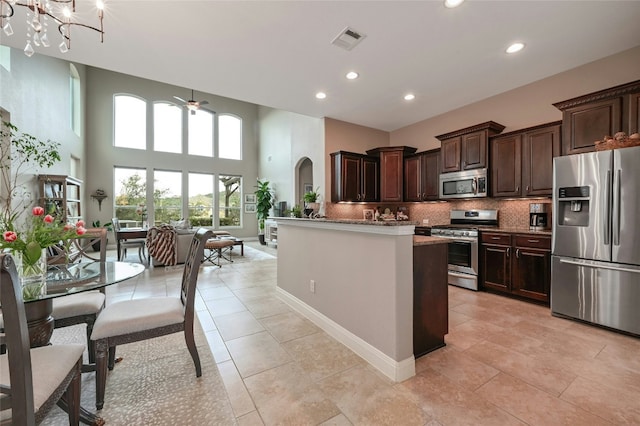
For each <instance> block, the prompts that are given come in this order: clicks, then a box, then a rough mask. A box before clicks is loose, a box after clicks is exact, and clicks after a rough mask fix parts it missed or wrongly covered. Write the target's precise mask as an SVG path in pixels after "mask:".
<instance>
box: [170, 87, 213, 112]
mask: <svg viewBox="0 0 640 426" xmlns="http://www.w3.org/2000/svg"><path fill="white" fill-rule="evenodd" d="M174 98H175V99H177V100H179V101H180V102H182V103H183V106H184V107H185V108H186V109H188V110H189V112H191V114H192V115H193V114H195V113H196V111H198V110H199V109H202V110H204V111H208V112H213V111H211V110H209V109H207V108H202V105H207V104H208V103H209V101H196V100H194V99H193V89H192V90H191V99H189V100H188V101H186V100H184V99H182V98H181V97H178V96H174Z"/></svg>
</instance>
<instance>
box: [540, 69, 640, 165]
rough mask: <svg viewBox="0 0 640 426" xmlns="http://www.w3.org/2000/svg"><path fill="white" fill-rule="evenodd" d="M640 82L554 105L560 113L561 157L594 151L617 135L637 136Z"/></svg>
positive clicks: (639, 112) (639, 111) (639, 119)
mask: <svg viewBox="0 0 640 426" xmlns="http://www.w3.org/2000/svg"><path fill="white" fill-rule="evenodd" d="M639 103H640V80H637V81H634V82H631V83H627V84H623V85H620V86H616V87H612V88H610V89H606V90H601V91H599V92H595V93H590V94H588V95H584V96H580V97H577V98H573V99H568V100H566V101H562V102H557V103H555V104H553V105H554V106H555V107H556V108H558V109H559V110H560V111H562V155H569V154H578V153H581V152H590V151H594V150H595V144H594V142H596V141H599V140H602V138H603V137H604V136H613V135H614V134H615V133H617V132H625V133H627V134H628V135H630V134H633V133H637V132H638V122H639V121H640V118H639V114H640V110H639V108H638V104H639Z"/></svg>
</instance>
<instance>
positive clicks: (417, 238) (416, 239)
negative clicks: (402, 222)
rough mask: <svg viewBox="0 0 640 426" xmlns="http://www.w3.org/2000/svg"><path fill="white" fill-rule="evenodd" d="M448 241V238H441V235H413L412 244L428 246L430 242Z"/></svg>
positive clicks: (443, 242) (446, 242) (444, 242)
mask: <svg viewBox="0 0 640 426" xmlns="http://www.w3.org/2000/svg"><path fill="white" fill-rule="evenodd" d="M450 241H451V240H450V239H448V238H441V237H426V236H423V235H414V236H413V245H414V246H429V245H432V244H448V243H449V242H450Z"/></svg>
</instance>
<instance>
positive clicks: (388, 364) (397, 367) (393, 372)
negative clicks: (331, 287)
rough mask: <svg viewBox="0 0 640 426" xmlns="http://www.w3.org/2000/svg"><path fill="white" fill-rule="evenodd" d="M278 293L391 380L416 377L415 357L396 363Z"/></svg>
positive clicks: (339, 327) (325, 318)
mask: <svg viewBox="0 0 640 426" xmlns="http://www.w3.org/2000/svg"><path fill="white" fill-rule="evenodd" d="M276 291H277V294H278V296H279V297H280V298H281V299H282V301H283V302H285V303H286V304H287V305H289V306H291V308H292V309H294V310H295V311H297V312H299V313H300V314H302V315H304V316H305V317H306V318H307V319H309V320H310V321H311V322H313V323H314V324H315V325H317V326H318V327H320V328H321V329H322V330H324V331H325V332H326V333H327V334H329V335H330V336H331V337H333V338H334V339H336V340H337V341H339V342H340V343H342V344H343V345H345V346H346V347H348V348H349V349H351V350H352V351H354V352H355V353H356V354H358V355H359V356H361V357H362V358H364V359H365V361H367V362H368V363H369V364H371V365H372V366H374V367H375V368H377V369H378V370H380V372H381V373H382V374H384V375H385V376H387V377H389V378H390V379H391V380H393V381H395V382H402V381H404V380H406V379H408V378H410V377H413V376H415V375H416V360H415V358H414V357H413V356H411V357H409V358H407V359H405V360H402V361H396V360H394V359H393V358H391V357H389V356H388V355H386V354H384V353H383V352H382V351H380V350H379V349H377V348H375V347H374V346H372V345H370V344H369V343H367V342H365V341H364V340H362V339H361V338H360V337H358V336H356V335H355V334H353V333H351V332H350V331H349V330H347V329H345V328H344V327H342V326H341V325H340V324H338V323H336V322H335V321H333V320H332V319H330V318H328V317H326V316H325V315H323V314H322V313H320V312H318V311H317V310H315V309H314V308H312V307H311V306H309V305H307V304H306V303H304V302H302V301H301V300H300V299H298V298H297V297H295V296H293V295H291V294H290V293H288V292H286V291H284V290H283V289H281V288H280V287H276Z"/></svg>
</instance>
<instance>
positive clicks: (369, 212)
mask: <svg viewBox="0 0 640 426" xmlns="http://www.w3.org/2000/svg"><path fill="white" fill-rule="evenodd" d="M362 216H363V217H364V220H373V209H364V210H362Z"/></svg>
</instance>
